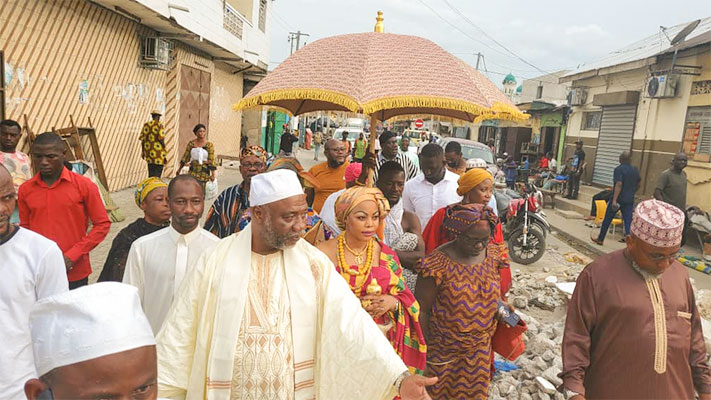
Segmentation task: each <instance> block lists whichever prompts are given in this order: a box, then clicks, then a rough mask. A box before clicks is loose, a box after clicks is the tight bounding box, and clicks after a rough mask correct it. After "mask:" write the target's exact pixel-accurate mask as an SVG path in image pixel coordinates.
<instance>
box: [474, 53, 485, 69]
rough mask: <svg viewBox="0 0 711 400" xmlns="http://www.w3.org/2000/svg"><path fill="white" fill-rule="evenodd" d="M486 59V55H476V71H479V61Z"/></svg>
mask: <svg viewBox="0 0 711 400" xmlns="http://www.w3.org/2000/svg"><path fill="white" fill-rule="evenodd" d="M482 58H484V55H483V54H481V53H476V70H477V71H479V60H480V59H482Z"/></svg>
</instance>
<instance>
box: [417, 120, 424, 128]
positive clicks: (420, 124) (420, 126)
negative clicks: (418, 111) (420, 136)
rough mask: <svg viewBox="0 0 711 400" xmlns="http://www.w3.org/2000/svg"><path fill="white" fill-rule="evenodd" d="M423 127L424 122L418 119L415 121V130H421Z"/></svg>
mask: <svg viewBox="0 0 711 400" xmlns="http://www.w3.org/2000/svg"><path fill="white" fill-rule="evenodd" d="M423 126H425V121H423V120H421V119H418V120H416V121H415V128H418V129H419V128H422V127H423Z"/></svg>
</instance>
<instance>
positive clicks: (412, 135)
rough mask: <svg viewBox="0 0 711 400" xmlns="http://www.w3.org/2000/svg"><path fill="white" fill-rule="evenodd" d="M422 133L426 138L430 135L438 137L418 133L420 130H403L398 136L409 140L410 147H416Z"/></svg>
mask: <svg viewBox="0 0 711 400" xmlns="http://www.w3.org/2000/svg"><path fill="white" fill-rule="evenodd" d="M423 133H424V134H426V135H427V136H428V137H429V136H431V135H434V136H435V137H438V135H437V134H435V133H433V132H430V131H420V130H416V129H405V130H404V131H403V132H402V135H400V136H404V137H407V138H408V139H410V145H413V146H415V147H417V146H419V144H420V138H421V137H422V134H423Z"/></svg>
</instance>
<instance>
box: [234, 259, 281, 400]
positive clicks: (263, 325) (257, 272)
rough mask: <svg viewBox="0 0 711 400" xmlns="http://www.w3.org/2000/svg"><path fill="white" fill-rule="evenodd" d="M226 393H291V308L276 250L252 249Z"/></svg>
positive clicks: (242, 396) (241, 395) (277, 396)
mask: <svg viewBox="0 0 711 400" xmlns="http://www.w3.org/2000/svg"><path fill="white" fill-rule="evenodd" d="M245 307H246V308H245V313H244V319H243V321H242V324H241V326H240V332H239V338H238V340H237V347H236V350H235V360H234V370H233V371H234V372H233V378H232V388H231V396H230V397H231V399H240V400H245V399H250V400H252V399H279V400H281V399H287V400H288V399H293V398H294V360H293V344H292V335H291V314H290V306H289V297H288V291H287V290H286V279H285V275H284V263H283V258H282V253H281V252H278V253H275V254H271V255H268V256H262V255H259V254H256V253H252V271H251V273H250V275H249V288H248V294H247V301H246V304H245Z"/></svg>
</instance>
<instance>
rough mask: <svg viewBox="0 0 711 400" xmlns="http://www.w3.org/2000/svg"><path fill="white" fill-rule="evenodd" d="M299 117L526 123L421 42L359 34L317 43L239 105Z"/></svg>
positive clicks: (476, 77) (496, 94) (452, 60)
mask: <svg viewBox="0 0 711 400" xmlns="http://www.w3.org/2000/svg"><path fill="white" fill-rule="evenodd" d="M252 106H276V107H281V108H284V109H286V110H288V111H289V112H291V113H292V114H293V115H299V114H304V113H308V112H312V111H351V112H355V113H361V114H366V115H371V116H372V115H374V116H375V117H376V118H377V119H378V120H381V121H385V120H387V119H388V118H390V117H393V116H396V115H403V114H436V115H442V116H447V117H454V118H458V119H461V120H465V121H470V122H473V121H476V120H481V119H508V120H511V119H513V120H519V119H525V118H526V116H525V114H523V113H521V112H520V111H519V110H518V109H517V108H516V107H515V106H514V105H513V103H511V101H510V100H509V99H508V97H506V96H505V95H504V94H503V93H502V92H501V91H500V90H499V89H498V88H497V87H496V85H494V83H493V82H491V81H490V80H488V79H487V78H486V77H484V76H483V75H482V74H481V73H479V71H477V70H476V69H474V68H472V67H471V66H470V65H468V64H466V63H465V62H464V61H462V60H460V59H458V58H456V57H454V56H453V55H451V54H449V53H448V52H447V51H445V50H444V49H442V48H441V47H439V46H438V45H436V44H435V43H433V42H431V41H429V40H427V39H424V38H421V37H417V36H408V35H397V34H392V33H377V32H369V33H356V34H348V35H339V36H332V37H328V38H325V39H320V40H317V41H315V42H313V43H311V44H309V45H307V46H305V47H304V48H303V49H301V50H299V51H297V52H295V53H294V54H292V55H291V56H290V57H289V58H287V59H286V60H284V62H282V63H281V65H279V66H278V67H277V68H276V69H275V70H274V71H272V72H270V73H269V74H267V76H266V77H265V78H264V79H262V80H261V82H259V83H258V84H257V85H256V86H255V87H254V88H253V89H252V90H251V91H250V92H249V93H248V94H247V96H245V97H244V98H243V99H242V100H241V101H240V102H239V103H237V105H236V106H235V108H236V109H238V110H239V109H243V108H247V107H252Z"/></svg>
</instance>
